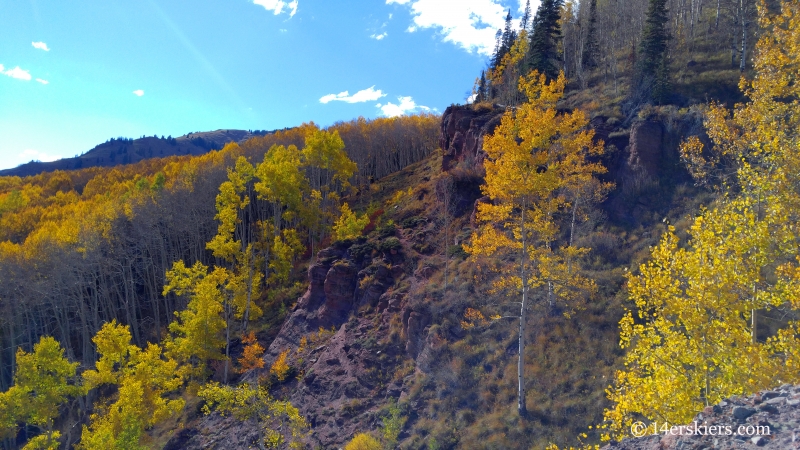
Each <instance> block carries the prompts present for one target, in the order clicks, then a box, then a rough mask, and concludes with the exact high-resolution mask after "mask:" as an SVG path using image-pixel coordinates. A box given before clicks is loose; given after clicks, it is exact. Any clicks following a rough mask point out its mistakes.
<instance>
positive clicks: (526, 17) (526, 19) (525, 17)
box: [519, 0, 531, 31]
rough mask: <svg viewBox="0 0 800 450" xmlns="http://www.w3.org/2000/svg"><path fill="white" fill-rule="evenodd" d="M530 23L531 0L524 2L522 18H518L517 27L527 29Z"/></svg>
mask: <svg viewBox="0 0 800 450" xmlns="http://www.w3.org/2000/svg"><path fill="white" fill-rule="evenodd" d="M530 24H531V0H527V1H526V2H525V11H524V12H523V13H522V18H521V19H520V20H519V29H520V30H526V31H527V30H528V26H529V25H530Z"/></svg>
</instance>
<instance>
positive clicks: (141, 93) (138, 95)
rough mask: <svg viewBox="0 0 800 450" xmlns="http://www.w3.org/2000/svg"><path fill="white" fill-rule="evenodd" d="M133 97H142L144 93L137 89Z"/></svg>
mask: <svg viewBox="0 0 800 450" xmlns="http://www.w3.org/2000/svg"><path fill="white" fill-rule="evenodd" d="M133 95H135V96H137V97H141V96H143V95H144V91H143V90H141V89H137V90H135V91H133Z"/></svg>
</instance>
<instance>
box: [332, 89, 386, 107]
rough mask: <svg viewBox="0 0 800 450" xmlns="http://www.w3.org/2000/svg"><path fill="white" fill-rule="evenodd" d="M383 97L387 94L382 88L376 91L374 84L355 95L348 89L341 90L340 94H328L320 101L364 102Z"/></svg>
mask: <svg viewBox="0 0 800 450" xmlns="http://www.w3.org/2000/svg"><path fill="white" fill-rule="evenodd" d="M381 97H386V94H384V93H383V92H381V90H380V89H378V90H377V91H376V90H375V86H372V87H369V88H367V89H362V90H360V91H358V92H356V93H355V94H353V95H350V93H349V92H348V91H344V92H340V93H338V94H328V95H326V96H324V97H322V98H320V99H319V102H320V103H330V102H333V101H337V102H346V103H362V102H371V101H374V100H377V99H379V98H381Z"/></svg>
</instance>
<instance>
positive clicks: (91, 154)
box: [0, 128, 277, 177]
mask: <svg viewBox="0 0 800 450" xmlns="http://www.w3.org/2000/svg"><path fill="white" fill-rule="evenodd" d="M275 131H277V130H273V131H261V130H238V129H232V128H221V129H217V130H214V131H201V132H191V133H187V134H185V135H183V136H179V137H176V138H173V137H172V136H168V137H166V138H165V137H164V136H163V135H162V136H161V137H158V136H155V135H154V136H142V137H140V138H137V139H130V138H111V139H109V140H107V141H106V142H104V143H102V144H98V145H96V146H95V147H94V148H92V149H91V150H89V151H87V152H85V153H83V154H81V155H78V156H75V157H72V158H62V159H58V160H56V161H49V162H42V161H30V162H27V163H24V164H21V165H19V166H17V167H14V168H12V169H3V170H0V176H19V177H26V176H32V175H38V174H40V173H42V172H53V171H56V170H75V169H84V168H88V167H113V166H117V165H121V164H122V165H124V164H132V163H136V162H139V161H142V160H145V159H148V158H160V157H166V156H175V155H192V156H197V155H201V154H203V153H206V152H209V151H211V150H219V149H221V148H222V147H224V146H225V144H227V143H229V142H236V143H238V144H240V143H243V142H245V141H247V140H248V139H250V138H253V137H256V136H264V135H266V134H272V133H274V132H275Z"/></svg>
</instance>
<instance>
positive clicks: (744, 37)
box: [739, 0, 747, 72]
mask: <svg viewBox="0 0 800 450" xmlns="http://www.w3.org/2000/svg"><path fill="white" fill-rule="evenodd" d="M739 9H740V10H741V11H740V12H741V15H742V57H741V59H740V60H739V72H744V68H745V65H746V61H747V17H746V15H745V11H744V0H739Z"/></svg>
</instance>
